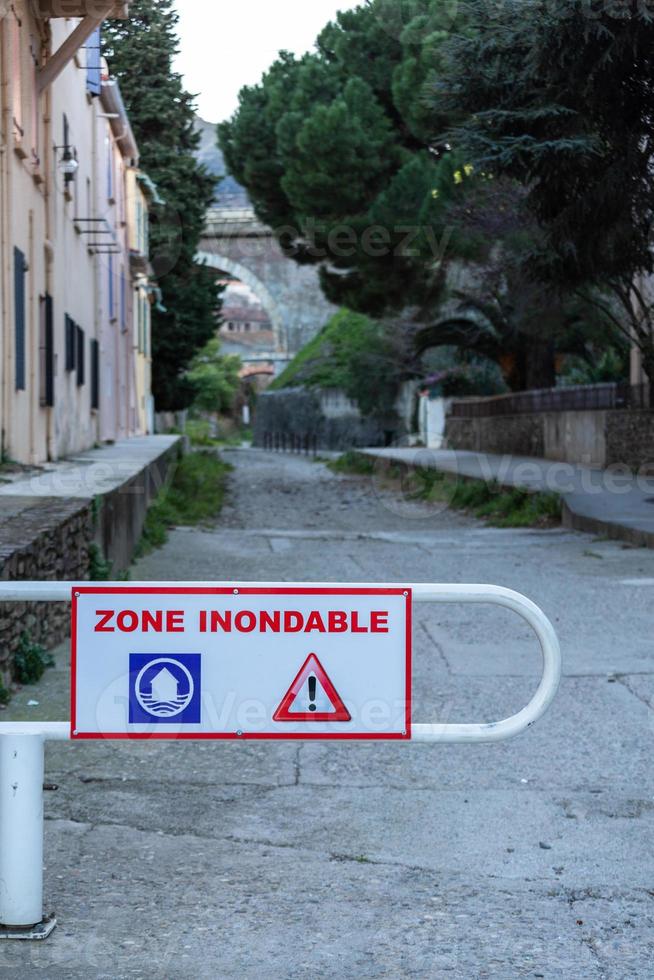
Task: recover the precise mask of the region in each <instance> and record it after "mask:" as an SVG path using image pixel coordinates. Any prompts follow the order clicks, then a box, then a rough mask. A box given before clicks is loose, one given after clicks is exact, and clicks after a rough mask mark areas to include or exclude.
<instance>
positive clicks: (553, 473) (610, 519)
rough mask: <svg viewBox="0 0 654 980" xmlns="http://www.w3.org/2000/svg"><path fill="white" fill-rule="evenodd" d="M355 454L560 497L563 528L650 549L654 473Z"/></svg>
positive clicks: (483, 458)
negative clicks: (554, 494)
mask: <svg viewBox="0 0 654 980" xmlns="http://www.w3.org/2000/svg"><path fill="white" fill-rule="evenodd" d="M359 451H360V452H362V453H364V454H365V455H367V456H372V457H374V458H380V459H389V460H394V461H395V462H400V463H404V464H405V465H407V466H410V467H421V468H426V469H435V470H438V471H440V472H442V473H449V474H451V475H453V476H458V477H460V478H461V479H474V480H485V481H487V482H489V481H494V482H496V483H497V484H498V485H499V486H501V487H506V488H514V487H520V488H523V489H525V490H529V491H530V492H532V493H536V492H542V493H558V494H559V495H560V497H561V498H562V501H563V525H564V527H568V528H571V529H573V530H577V531H584V532H586V533H589V534H596V535H605V536H606V537H610V538H614V539H616V540H620V541H628V542H629V543H630V544H634V545H637V546H639V547H648V548H654V474H647V473H639V474H633V473H631V472H630V471H628V470H627V469H626V468H625V467H616V468H613V469H611V468H608V469H599V468H592V467H586V466H578V465H575V464H572V463H564V462H554V461H551V460H546V459H538V458H534V457H527V456H510V455H500V454H494V453H475V452H467V451H456V450H452V449H423V448H414V449H362V450H359Z"/></svg>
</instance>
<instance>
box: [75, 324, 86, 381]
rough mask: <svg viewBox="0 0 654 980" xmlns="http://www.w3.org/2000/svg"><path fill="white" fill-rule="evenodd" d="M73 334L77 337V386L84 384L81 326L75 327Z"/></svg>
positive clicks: (82, 333)
mask: <svg viewBox="0 0 654 980" xmlns="http://www.w3.org/2000/svg"><path fill="white" fill-rule="evenodd" d="M75 335H76V339H77V358H76V367H77V387H78V388H79V387H81V386H82V385H83V384H84V380H85V379H84V331H83V330H82V328H81V327H78V326H76V327H75Z"/></svg>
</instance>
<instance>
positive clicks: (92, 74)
mask: <svg viewBox="0 0 654 980" xmlns="http://www.w3.org/2000/svg"><path fill="white" fill-rule="evenodd" d="M101 85H102V81H101V78H100V28H99V27H98V28H96V30H95V31H93V34H91V36H90V38H89V39H88V41H87V42H86V90H87V92H90V93H91V95H100V89H101Z"/></svg>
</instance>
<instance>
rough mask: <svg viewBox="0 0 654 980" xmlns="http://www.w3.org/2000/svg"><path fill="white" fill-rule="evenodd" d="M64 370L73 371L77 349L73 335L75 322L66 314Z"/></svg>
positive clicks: (75, 338)
mask: <svg viewBox="0 0 654 980" xmlns="http://www.w3.org/2000/svg"><path fill="white" fill-rule="evenodd" d="M65 323H66V370H67V371H74V370H75V354H76V348H77V337H76V334H75V322H74V320H73V319H72V317H69V316H68V314H66V320H65Z"/></svg>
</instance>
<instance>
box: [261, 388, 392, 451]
mask: <svg viewBox="0 0 654 980" xmlns="http://www.w3.org/2000/svg"><path fill="white" fill-rule="evenodd" d="M401 429H402V426H401V423H400V422H399V419H398V417H397V414H396V413H392V414H391V415H389V418H388V421H386V420H383V419H381V420H380V419H369V418H362V416H361V414H360V413H359V411H358V409H357V407H356V405H354V404H353V403H352V402H350V401H349V400H348V399H347V398H346V397H345V396H344V395H343V393H342V392H339V391H337V390H335V389H334V390H324V391H323V390H319V389H315V388H283V389H281V390H280V391H266V392H264V393H263V394H261V395H259V398H258V400H257V410H256V417H255V422H254V444H255V446H263V445H264V443H265V437H266V434H267V433H268V434H270V435H272V436H274V435H275V434H278V435H280V436H283V435H285V436H286V438H287V439H292V438H294V437H296V438H300V439H303V438H304V437H305V436H307V435H309V436H310V437H311V438H312V439H313V438H315V440H316V445H317V448H318V449H329V450H344V449H352V448H354V447H357V446H385V445H390V444H391V443H392V442H393V441H395V440H396V439H397V438H398V437H399V435H400V434H401V432H400V430H401Z"/></svg>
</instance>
